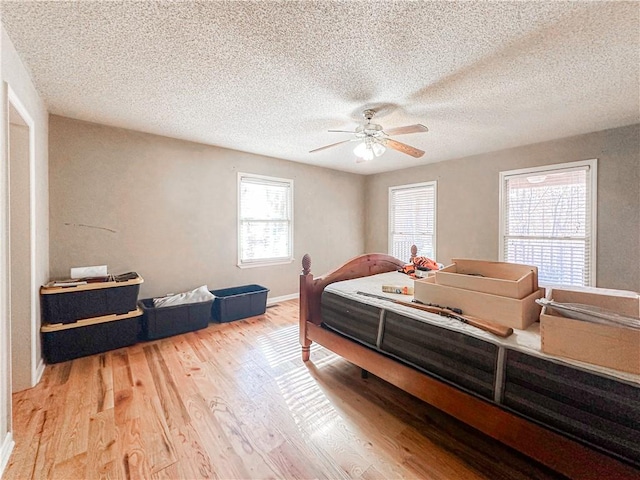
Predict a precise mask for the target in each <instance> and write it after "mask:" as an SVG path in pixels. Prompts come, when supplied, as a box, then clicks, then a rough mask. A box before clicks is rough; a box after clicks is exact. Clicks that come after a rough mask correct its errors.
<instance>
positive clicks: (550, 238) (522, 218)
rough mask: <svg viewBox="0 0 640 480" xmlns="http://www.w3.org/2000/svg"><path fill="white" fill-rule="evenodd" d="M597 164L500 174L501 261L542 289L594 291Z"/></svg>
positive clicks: (587, 162)
mask: <svg viewBox="0 0 640 480" xmlns="http://www.w3.org/2000/svg"><path fill="white" fill-rule="evenodd" d="M596 174H597V162H596V160H586V161H582V162H572V163H564V164H561V165H551V166H547V167H538V168H531V169H524V170H513V171H509V172H501V173H500V188H501V190H500V196H501V199H500V236H501V242H500V243H501V244H500V259H501V260H503V261H507V262H515V263H524V264H529V265H535V266H537V267H538V278H539V282H540V284H542V285H578V286H588V285H595V278H596V274H595V265H596V258H595V252H596V185H597V183H596Z"/></svg>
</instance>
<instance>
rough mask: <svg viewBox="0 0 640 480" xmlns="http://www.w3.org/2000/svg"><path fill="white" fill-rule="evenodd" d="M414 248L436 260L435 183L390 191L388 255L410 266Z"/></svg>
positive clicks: (401, 187)
mask: <svg viewBox="0 0 640 480" xmlns="http://www.w3.org/2000/svg"><path fill="white" fill-rule="evenodd" d="M411 245H416V246H417V247H418V255H421V256H425V257H428V258H431V259H434V260H435V258H436V182H427V183H414V184H412V185H401V186H398V187H390V188H389V254H390V255H393V256H394V257H396V258H399V259H401V260H406V261H407V262H408V261H409V259H410V258H411Z"/></svg>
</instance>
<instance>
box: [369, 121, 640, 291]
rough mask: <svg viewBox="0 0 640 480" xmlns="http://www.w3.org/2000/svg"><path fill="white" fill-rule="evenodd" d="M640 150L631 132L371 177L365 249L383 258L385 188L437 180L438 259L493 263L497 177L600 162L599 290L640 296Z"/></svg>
mask: <svg viewBox="0 0 640 480" xmlns="http://www.w3.org/2000/svg"><path fill="white" fill-rule="evenodd" d="M639 144H640V125H631V126H627V127H622V128H616V129H611V130H604V131H601V132H595V133H590V134H586V135H579V136H575V137H569V138H563V139H560V140H554V141H550V142H544V143H538V144H534V145H527V146H523V147H518V148H512V149H508V150H502V151H498V152H491V153H485V154H481V155H475V156H471V157H466V158H460V159H456V160H449V161H446V162H440V163H435V164H431V165H425V166H421V167H415V168H408V169H404V170H398V171H395V172H389V173H383V174H378V175H371V176H369V177H367V182H366V205H367V211H366V227H365V229H366V230H365V231H366V234H365V249H366V251H368V252H374V251H381V252H386V251H387V248H388V247H387V242H388V240H387V237H388V224H387V222H388V187H390V186H395V185H404V184H410V183H417V182H426V181H432V180H437V182H438V199H437V202H438V203H437V240H436V241H437V257H438V258H437V260H438V261H439V262H442V263H445V264H446V263H448V262H450V261H451V259H452V258H456V257H457V258H476V259H486V260H498V255H499V239H498V227H499V200H498V195H499V172H501V171H504V170H514V169H519V168H526V167H534V166H540V165H549V164H554V163H563V162H571V161H576V160H587V159H592V158H597V159H598V212H597V215H598V217H597V222H598V234H597V266H596V270H597V277H596V282H597V286H599V287H607V288H619V289H627V290H634V291H640V149H639ZM427 155H428V153H427Z"/></svg>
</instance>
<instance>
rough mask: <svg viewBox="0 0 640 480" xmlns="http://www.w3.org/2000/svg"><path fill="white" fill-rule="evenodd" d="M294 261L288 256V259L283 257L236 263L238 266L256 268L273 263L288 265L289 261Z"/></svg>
mask: <svg viewBox="0 0 640 480" xmlns="http://www.w3.org/2000/svg"><path fill="white" fill-rule="evenodd" d="M294 261H295V259H294V258H288V259H283V260H274V261H269V260H264V261H258V262H251V263H238V268H242V269H245V268H256V267H272V266H275V265H288V264H289V263H293V262H294Z"/></svg>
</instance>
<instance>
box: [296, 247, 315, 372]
mask: <svg viewBox="0 0 640 480" xmlns="http://www.w3.org/2000/svg"><path fill="white" fill-rule="evenodd" d="M312 283H313V275H312V274H311V257H310V256H309V254H308V253H305V255H304V256H303V257H302V273H301V274H300V318H299V319H298V321H299V323H300V345H302V361H303V362H307V361H309V356H310V354H311V340H309V339H308V338H307V320H309V294H310V293H311V288H312Z"/></svg>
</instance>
